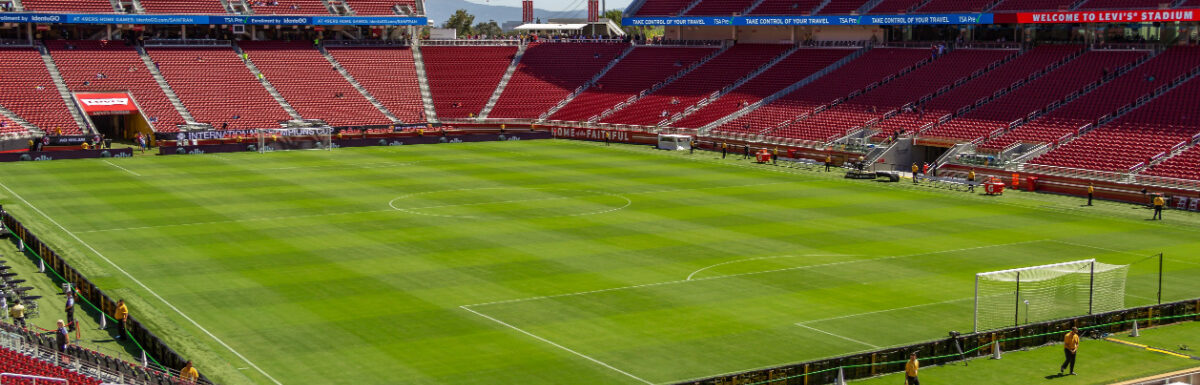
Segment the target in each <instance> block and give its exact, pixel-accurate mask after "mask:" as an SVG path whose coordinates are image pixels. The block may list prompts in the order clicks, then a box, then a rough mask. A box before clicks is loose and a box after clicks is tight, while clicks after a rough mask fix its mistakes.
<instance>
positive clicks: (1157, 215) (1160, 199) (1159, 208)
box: [1151, 195, 1167, 221]
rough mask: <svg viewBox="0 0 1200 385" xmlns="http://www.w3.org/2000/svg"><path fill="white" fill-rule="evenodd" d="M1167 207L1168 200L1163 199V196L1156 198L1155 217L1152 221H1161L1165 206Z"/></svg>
mask: <svg viewBox="0 0 1200 385" xmlns="http://www.w3.org/2000/svg"><path fill="white" fill-rule="evenodd" d="M1166 205H1167V201H1166V199H1163V197H1162V195H1158V196H1155V197H1154V217H1153V218H1151V219H1157V220H1160V221H1161V220H1162V211H1163V206H1166Z"/></svg>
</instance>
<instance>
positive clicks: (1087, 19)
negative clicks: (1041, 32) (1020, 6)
mask: <svg viewBox="0 0 1200 385" xmlns="http://www.w3.org/2000/svg"><path fill="white" fill-rule="evenodd" d="M1198 20H1200V9H1168V10H1125V11H1088V12H1021V13H1009V14H999V15H996V22H997V23H1022V24H1049V23H1152V22H1171V21H1198Z"/></svg>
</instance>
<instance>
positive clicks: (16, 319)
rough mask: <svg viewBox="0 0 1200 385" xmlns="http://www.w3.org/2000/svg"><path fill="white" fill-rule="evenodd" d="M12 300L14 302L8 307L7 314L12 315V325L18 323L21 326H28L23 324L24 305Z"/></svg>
mask: <svg viewBox="0 0 1200 385" xmlns="http://www.w3.org/2000/svg"><path fill="white" fill-rule="evenodd" d="M13 302H14V304H13V305H12V307H10V308H8V315H10V316H12V318H13V325H20V326H21V327H23V328H28V327H29V326H28V325H25V305H22V304H21V301H13Z"/></svg>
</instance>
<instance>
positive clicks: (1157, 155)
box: [1021, 69, 1200, 175]
mask: <svg viewBox="0 0 1200 385" xmlns="http://www.w3.org/2000/svg"><path fill="white" fill-rule="evenodd" d="M1196 95H1200V69H1196V70H1193V71H1190V72H1189V73H1187V74H1185V75H1183V76H1180V77H1179V78H1178V79H1175V80H1173V81H1171V83H1170V84H1169V85H1165V86H1163V87H1160V88H1158V89H1156V90H1155V91H1154V92H1152V93H1151V94H1149V95H1144V96H1142V97H1140V98H1138V100H1137V102H1135V103H1133V104H1132V105H1128V106H1126V107H1123V108H1121V109H1120V110H1118V112H1117V113H1116V114H1114V115H1113V116H1110V117H1106V118H1103V119H1101V121H1100V122H1099V124H1097V125H1096V128H1093V129H1091V130H1090V131H1087V132H1086V133H1084V134H1082V135H1079V136H1077V137H1075V138H1073V139H1072V140H1070V141H1068V142H1067V143H1064V144H1061V145H1059V146H1058V147H1056V148H1055V149H1053V150H1051V151H1050V152H1048V153H1046V154H1044V155H1042V156H1039V157H1037V158H1035V159H1033V160H1032V161H1030V162H1029V163H1027V164H1023V165H1021V169H1022V170H1030V169H1035V170H1039V171H1042V172H1055V171H1056V170H1055V169H1054V168H1072V169H1086V170H1098V171H1104V172H1111V173H1119V174H1120V175H1124V174H1137V173H1138V172H1141V171H1143V170H1145V169H1146V168H1147V167H1148V166H1149V165H1151V164H1157V163H1156V162H1155V161H1156V160H1157V161H1165V160H1166V159H1165V158H1164V157H1167V156H1168V155H1171V154H1176V153H1178V152H1182V151H1181V150H1182V148H1181V147H1186V146H1188V145H1189V144H1191V143H1194V142H1195V141H1196V140H1198V138H1200V122H1197V121H1196V120H1195V119H1192V118H1191V117H1190V116H1189V114H1194V113H1195V110H1194V108H1191V107H1190V106H1191V105H1190V104H1188V103H1189V102H1193V103H1194V101H1195V100H1196ZM1045 166H1050V167H1049V169H1048V168H1047V167H1045ZM1193 166H1194V165H1193Z"/></svg>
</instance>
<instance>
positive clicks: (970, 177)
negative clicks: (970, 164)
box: [967, 169, 975, 192]
mask: <svg viewBox="0 0 1200 385" xmlns="http://www.w3.org/2000/svg"><path fill="white" fill-rule="evenodd" d="M967 191H968V192H975V169H971V171H968V172H967Z"/></svg>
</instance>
